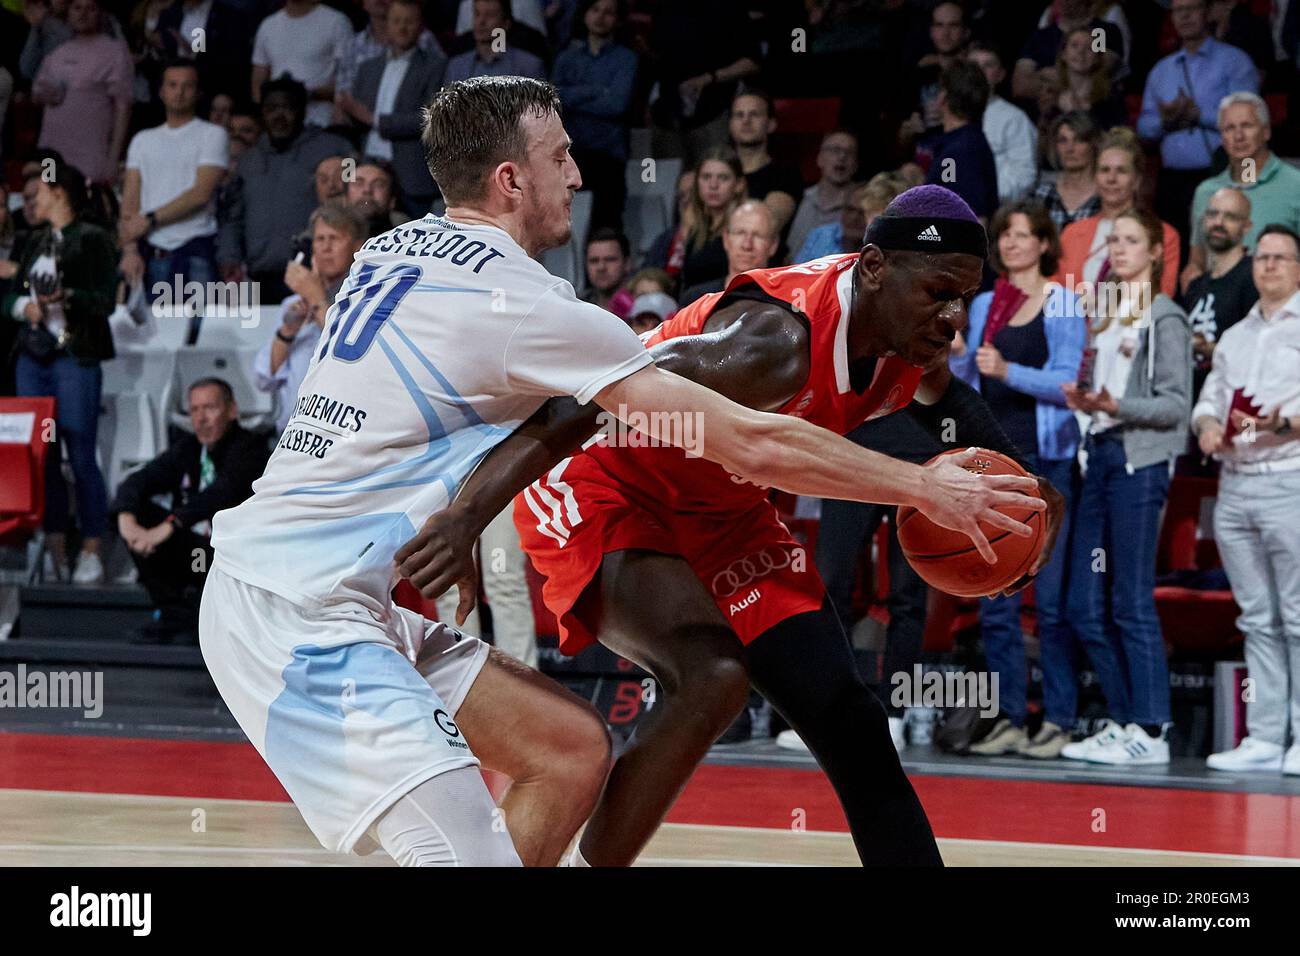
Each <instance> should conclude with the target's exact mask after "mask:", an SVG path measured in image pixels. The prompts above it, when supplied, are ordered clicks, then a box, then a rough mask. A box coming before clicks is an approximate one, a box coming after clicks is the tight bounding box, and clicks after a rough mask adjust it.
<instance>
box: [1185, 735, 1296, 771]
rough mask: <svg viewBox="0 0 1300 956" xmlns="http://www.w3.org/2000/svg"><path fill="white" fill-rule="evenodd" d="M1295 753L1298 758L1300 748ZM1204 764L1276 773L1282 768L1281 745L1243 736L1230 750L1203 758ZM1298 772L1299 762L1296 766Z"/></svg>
mask: <svg viewBox="0 0 1300 956" xmlns="http://www.w3.org/2000/svg"><path fill="white" fill-rule="evenodd" d="M1291 749H1292V750H1296V755H1297V757H1298V758H1300V750H1297V748H1295V747H1292V748H1291ZM1205 765H1206V766H1207V767H1209V768H1210V769H1211V770H1238V771H1241V770H1268V771H1272V772H1274V773H1276V772H1277V771H1279V770H1281V769H1282V745H1281V744H1271V743H1269V742H1268V741H1267V740H1259V739H1257V738H1255V737H1245V738H1243V739H1242V741H1241V743H1239V744H1238V745H1237V746H1236V747H1234V748H1233V749H1232V750H1225V751H1223V752H1222V753H1217V754H1210V755H1209V756H1208V757H1206V758H1205ZM1296 773H1300V764H1298V765H1297V767H1296Z"/></svg>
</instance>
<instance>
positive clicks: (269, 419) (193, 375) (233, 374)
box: [164, 348, 277, 431]
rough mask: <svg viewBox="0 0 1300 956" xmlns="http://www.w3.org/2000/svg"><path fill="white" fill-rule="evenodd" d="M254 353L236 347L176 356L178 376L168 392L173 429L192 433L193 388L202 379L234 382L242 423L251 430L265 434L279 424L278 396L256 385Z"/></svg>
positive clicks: (169, 412)
mask: <svg viewBox="0 0 1300 956" xmlns="http://www.w3.org/2000/svg"><path fill="white" fill-rule="evenodd" d="M252 359H253V355H252V353H250V352H248V351H246V350H239V349H234V348H193V349H184V350H182V351H181V352H179V353H178V354H177V356H176V373H175V375H174V376H173V379H172V387H171V390H170V392H169V393H168V400H167V404H166V405H165V406H164V407H165V408H167V410H168V421H167V424H168V425H169V426H174V427H177V428H182V429H184V430H186V431H190V430H192V428H191V425H190V413H189V394H188V392H189V385H190V383H192V382H195V381H197V380H198V379H201V378H207V377H209V376H215V377H217V378H221V379H224V380H225V381H227V382H229V383H230V387H231V389H233V390H234V393H235V401H236V402H238V403H239V423H240V424H241V425H243V426H244V427H245V428H247V429H249V430H250V431H262V430H265V429H268V428H272V427H274V425H275V416H276V411H277V409H276V400H275V395H274V394H271V393H268V392H262V391H259V390H258V389H257V387H256V386H255V385H254V384H253V373H252V364H253V362H252Z"/></svg>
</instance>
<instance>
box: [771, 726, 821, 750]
mask: <svg viewBox="0 0 1300 956" xmlns="http://www.w3.org/2000/svg"><path fill="white" fill-rule="evenodd" d="M776 745H777V746H778V747H780V748H781V749H782V750H797V751H799V752H800V753H805V754H806V753H811V752H812V751H810V750H809V749H808V745H807V744H806V743H804V742H803V738H802V737H800V736H799V735H798V734H796V733H795V732H794V731H793V730H783V731H781V732H780V733H779V734H777V735H776Z"/></svg>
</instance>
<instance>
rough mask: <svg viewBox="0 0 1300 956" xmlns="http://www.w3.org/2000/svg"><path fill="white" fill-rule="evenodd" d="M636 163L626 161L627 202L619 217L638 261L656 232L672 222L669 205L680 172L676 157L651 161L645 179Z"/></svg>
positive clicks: (647, 250) (679, 162) (674, 200)
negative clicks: (651, 168)
mask: <svg viewBox="0 0 1300 956" xmlns="http://www.w3.org/2000/svg"><path fill="white" fill-rule="evenodd" d="M644 173H645V170H644V169H643V167H642V166H641V164H640V163H637V162H635V161H633V162H629V163H628V165H627V171H626V181H627V205H626V206H625V207H624V213H623V221H624V223H625V224H626V226H627V238H628V242H629V243H630V245H631V246H632V258H633V261H635V262H637V263H640V262H641V261H642V260H643V259H644V258H645V254H646V253H647V252H649V251H650V247H651V246H652V245H653V244H654V241H655V240H656V239H657V238H659V234H660V233H662V232H663V231H664V230H665V229H667V228H668V227H669V226H670V225H672V222H673V205H674V204H675V203H676V201H677V196H676V187H677V177H678V176H680V175H681V173H682V161H681V160H680V159H659V160H656V161H655V166H654V176H653V177H652V178H651V179H650V181H649V182H647V181H646V179H645V175H644Z"/></svg>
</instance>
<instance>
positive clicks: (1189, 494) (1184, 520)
mask: <svg viewBox="0 0 1300 956" xmlns="http://www.w3.org/2000/svg"><path fill="white" fill-rule="evenodd" d="M1217 491H1218V481H1217V480H1215V479H1213V478H1197V477H1190V476H1185V475H1179V476H1176V477H1175V478H1174V480H1173V482H1172V483H1171V484H1170V486H1169V502H1168V504H1167V505H1166V506H1165V520H1164V524H1163V525H1162V526H1161V528H1160V541H1159V544H1158V547H1157V552H1156V571H1157V573H1164V572H1167V571H1186V570H1202V571H1204V570H1209V569H1211V568H1217V567H1219V566H1220V562H1219V551H1218V548H1217V547H1216V546H1215V544H1214V541H1213V539H1211V538H1208V537H1201V538H1198V536H1197V532H1198V530H1199V528H1200V520H1201V504H1202V502H1203V501H1204V500H1205V499H1207V498H1213V497H1214V496H1215V494H1216V492H1217ZM1155 595H1156V612H1157V613H1158V614H1159V615H1160V627H1161V631H1162V632H1163V634H1164V638H1165V642H1166V643H1168V644H1170V645H1171V646H1172V647H1173V648H1174V650H1175V651H1179V652H1183V653H1189V654H1196V655H1201V654H1212V655H1216V656H1226V655H1230V654H1231V653H1232V651H1233V647H1234V645H1235V644H1238V643H1239V642H1240V641H1241V635H1240V634H1239V633H1238V632H1237V626H1236V620H1237V616H1238V615H1239V614H1240V613H1241V611H1240V610H1239V609H1238V607H1237V602H1236V601H1234V600H1233V598H1232V591H1230V590H1224V591H1201V590H1196V589H1194V588H1184V587H1168V586H1164V587H1157V588H1156V591H1155Z"/></svg>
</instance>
